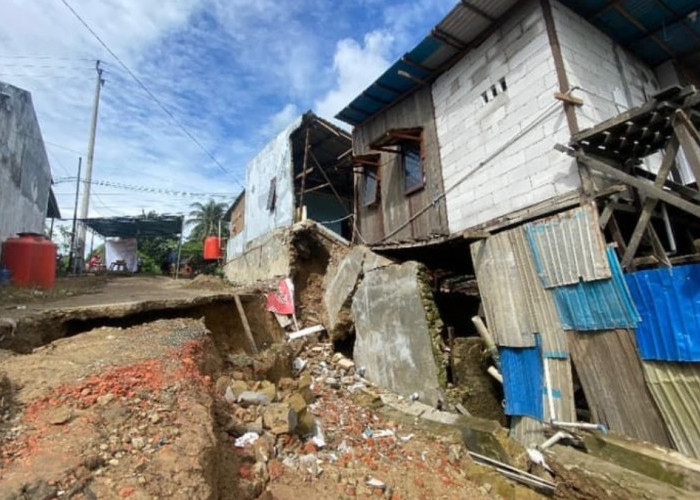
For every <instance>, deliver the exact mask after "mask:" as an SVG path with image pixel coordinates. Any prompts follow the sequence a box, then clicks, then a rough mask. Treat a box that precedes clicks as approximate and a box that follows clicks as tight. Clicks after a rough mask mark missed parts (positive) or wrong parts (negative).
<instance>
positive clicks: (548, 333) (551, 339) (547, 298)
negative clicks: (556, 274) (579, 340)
mask: <svg viewBox="0 0 700 500" xmlns="http://www.w3.org/2000/svg"><path fill="white" fill-rule="evenodd" d="M507 234H508V238H509V240H510V244H511V249H512V252H513V255H514V257H515V261H516V266H517V269H518V273H519V275H520V282H521V286H522V288H523V291H524V300H526V302H527V307H525V312H526V313H527V314H528V320H529V322H530V325H532V328H533V332H537V333H539V334H540V335H541V336H542V351H543V355H544V356H545V357H548V358H562V357H568V353H569V348H568V346H567V340H566V333H565V332H564V329H563V328H562V324H561V321H560V319H559V314H558V313H557V308H556V305H555V302H554V297H553V296H552V294H551V293H550V292H549V291H547V290H545V288H544V286H542V281H540V279H539V278H538V276H537V271H536V269H535V262H534V259H533V257H532V253H531V251H530V245H529V243H528V240H527V234H526V232H525V230H524V228H523V227H519V228H515V229H512V230H510V231H507Z"/></svg>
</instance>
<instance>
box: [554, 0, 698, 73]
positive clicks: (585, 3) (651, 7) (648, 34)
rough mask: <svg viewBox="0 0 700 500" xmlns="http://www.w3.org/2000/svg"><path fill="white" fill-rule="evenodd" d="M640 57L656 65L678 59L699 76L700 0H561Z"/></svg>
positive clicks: (650, 64)
mask: <svg viewBox="0 0 700 500" xmlns="http://www.w3.org/2000/svg"><path fill="white" fill-rule="evenodd" d="M561 2H562V3H563V4H564V5H566V6H567V7H569V8H570V9H572V10H573V11H574V12H576V13H578V14H579V15H581V16H582V17H584V18H585V19H587V20H588V21H590V22H591V23H593V25H594V26H596V27H597V28H598V29H600V30H601V31H603V32H604V33H605V34H607V35H608V36H609V37H610V38H612V39H613V40H615V41H616V42H617V43H619V44H620V45H622V46H623V47H625V48H626V49H627V50H629V51H630V52H632V53H633V54H634V55H636V56H637V57H638V58H639V59H641V60H642V61H644V62H646V63H647V64H649V66H652V67H654V66H657V65H658V64H661V63H663V62H665V61H667V60H669V59H675V60H676V61H678V62H679V63H681V64H682V65H684V66H686V68H688V69H689V70H691V71H692V72H693V73H695V75H696V76H697V75H698V74H699V72H698V67H697V66H695V67H694V66H693V64H692V61H693V60H696V58H697V54H698V51H700V15H698V14H700V13H699V12H698V9H699V8H700V5H698V2H697V0H673V2H660V1H658V0H623V1H618V2H611V1H602V0H561Z"/></svg>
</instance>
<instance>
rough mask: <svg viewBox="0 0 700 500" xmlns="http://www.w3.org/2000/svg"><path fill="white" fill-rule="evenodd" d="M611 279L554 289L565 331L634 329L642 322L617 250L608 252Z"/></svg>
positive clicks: (609, 249) (610, 249)
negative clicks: (624, 275)
mask: <svg viewBox="0 0 700 500" xmlns="http://www.w3.org/2000/svg"><path fill="white" fill-rule="evenodd" d="M607 256H608V263H609V264H610V272H611V274H612V278H611V279H607V280H598V281H589V282H581V283H579V284H577V285H567V286H560V287H557V288H554V289H553V290H552V291H553V293H554V301H555V303H556V305H557V310H558V311H559V317H560V318H561V322H562V325H563V327H564V329H565V330H578V331H583V330H610V329H613V328H635V327H636V326H637V323H638V322H639V321H640V317H639V313H638V312H637V309H636V308H635V306H634V302H633V301H632V297H631V296H630V292H629V289H628V288H627V284H626V283H625V279H624V277H623V275H622V269H621V268H620V263H619V262H618V260H617V256H616V255H615V250H614V249H612V248H608V250H607Z"/></svg>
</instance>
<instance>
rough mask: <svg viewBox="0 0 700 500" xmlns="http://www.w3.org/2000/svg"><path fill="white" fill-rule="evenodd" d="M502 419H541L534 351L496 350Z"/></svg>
mask: <svg viewBox="0 0 700 500" xmlns="http://www.w3.org/2000/svg"><path fill="white" fill-rule="evenodd" d="M498 350H499V352H500V355H501V374H502V375H503V391H504V392H505V399H506V409H505V413H506V415H517V416H527V417H532V418H536V419H538V420H543V419H544V408H543V405H542V399H543V397H542V395H543V391H544V385H543V384H542V379H543V375H542V358H541V357H540V347H539V344H538V345H536V346H535V347H499V349H498Z"/></svg>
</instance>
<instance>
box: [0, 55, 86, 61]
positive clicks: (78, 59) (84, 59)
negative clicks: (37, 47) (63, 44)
mask: <svg viewBox="0 0 700 500" xmlns="http://www.w3.org/2000/svg"><path fill="white" fill-rule="evenodd" d="M0 59H37V60H43V61H46V60H52V61H94V60H95V58H94V57H56V56H27V55H21V56H14V55H13V56H6V55H0Z"/></svg>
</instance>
